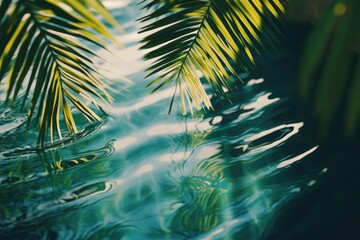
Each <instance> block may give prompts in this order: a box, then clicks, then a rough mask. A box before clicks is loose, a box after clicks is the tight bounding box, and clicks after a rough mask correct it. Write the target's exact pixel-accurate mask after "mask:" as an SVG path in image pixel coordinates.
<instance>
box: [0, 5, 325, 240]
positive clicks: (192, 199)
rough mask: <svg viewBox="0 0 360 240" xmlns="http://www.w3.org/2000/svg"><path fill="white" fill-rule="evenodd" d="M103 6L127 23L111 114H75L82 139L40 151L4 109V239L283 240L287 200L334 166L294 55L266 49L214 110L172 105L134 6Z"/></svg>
mask: <svg viewBox="0 0 360 240" xmlns="http://www.w3.org/2000/svg"><path fill="white" fill-rule="evenodd" d="M105 3H106V4H107V5H108V6H109V7H111V11H112V13H113V14H114V16H115V17H116V18H117V19H118V20H119V22H120V23H121V25H122V26H123V27H124V28H125V31H126V33H125V34H122V35H119V36H118V38H119V40H120V41H121V42H122V43H123V44H124V45H125V48H124V49H121V50H117V52H116V54H114V55H117V56H110V58H113V59H111V60H112V62H113V64H114V65H112V66H111V67H112V69H113V70H114V72H115V73H120V74H122V75H125V76H127V77H128V78H129V79H131V80H132V83H120V80H119V79H117V75H116V74H113V76H112V77H111V78H112V80H113V81H114V82H115V83H116V84H114V85H113V87H114V88H116V90H117V91H118V93H117V94H114V93H113V94H112V95H113V96H115V102H114V103H113V104H112V107H108V108H106V109H105V110H106V112H107V115H104V116H103V117H104V119H105V121H104V122H102V123H93V124H88V123H86V122H81V121H80V120H79V121H80V127H81V129H82V130H81V132H80V133H79V134H78V135H77V136H76V137H68V138H66V139H65V141H64V143H60V142H58V143H56V144H55V145H54V146H51V147H47V148H45V149H43V150H39V149H37V148H36V134H37V132H36V130H29V131H28V132H27V133H25V128H26V121H25V120H26V119H25V117H24V114H22V113H16V112H13V111H9V110H5V111H4V112H2V113H1V116H0V124H1V132H0V142H1V149H0V192H1V198H0V236H1V237H0V238H1V239H62V240H65V239H261V238H269V239H270V238H271V239H282V238H281V237H283V238H284V239H286V236H288V235H286V234H285V235H284V234H283V233H287V232H288V231H289V229H287V228H285V227H289V226H290V225H291V224H287V223H286V219H289V221H295V220H294V219H296V218H297V217H296V214H295V213H294V214H295V215H286V214H285V215H284V214H283V212H284V209H286V211H285V212H286V213H289V212H291V209H292V206H293V208H297V207H298V206H300V205H299V204H297V202H296V199H299V196H301V197H303V198H305V197H304V196H306V194H307V193H312V192H314V189H319V188H320V186H322V185H323V182H324V179H325V178H326V176H327V175H328V174H329V171H331V167H330V166H329V163H328V161H326V158H327V157H328V155H327V154H326V152H327V150H326V149H322V146H321V145H319V143H318V141H317V140H316V138H315V137H314V127H313V125H312V124H311V123H309V122H310V121H309V114H308V113H307V112H306V111H304V110H303V109H302V108H301V107H300V106H299V104H298V103H297V100H296V89H295V82H296V74H295V72H296V70H295V69H296V67H295V66H296V63H295V60H294V58H293V57H292V56H291V55H287V54H283V53H278V55H277V56H274V57H272V58H265V57H264V58H262V59H261V61H260V62H261V64H260V66H259V68H258V71H257V72H256V73H254V74H252V75H249V74H245V73H243V74H242V76H243V77H244V79H245V80H246V81H245V84H241V83H239V84H238V86H239V88H238V90H237V96H236V97H233V98H232V103H230V102H228V101H224V100H221V99H217V98H213V99H212V102H213V104H214V107H215V111H198V112H196V113H195V114H194V116H182V115H181V114H180V111H179V108H177V107H175V108H174V109H173V111H172V113H171V114H168V107H169V104H170V101H171V97H172V93H173V90H174V89H173V88H172V87H169V88H167V89H163V90H161V91H159V92H157V93H155V94H153V95H148V93H149V91H150V89H145V86H146V85H147V84H148V83H149V82H150V81H151V79H144V77H145V75H146V74H145V72H144V71H145V68H146V67H147V66H148V64H149V63H146V62H143V61H142V60H141V56H142V55H143V54H144V53H143V52H141V51H139V50H138V48H139V45H138V41H139V39H140V38H141V36H139V35H137V33H136V32H137V31H138V30H139V28H140V23H138V22H135V21H134V20H135V19H136V18H137V17H139V6H137V5H136V3H134V2H131V1H119V2H116V1H107V2H105ZM111 47H112V46H110V48H111ZM99 54H102V51H101V50H99ZM117 82H119V83H117ZM329 168H330V169H329ZM306 199H308V198H306ZM314 201H315V200H314ZM289 204H290V205H289ZM301 206H302V207H304V206H303V205H301ZM289 209H290V210H289ZM297 210H298V211H299V209H297ZM282 215H284V216H285V217H282V218H281V216H282ZM279 216H280V217H279ZM286 217H287V218H286ZM323 218H326V216H323ZM279 219H280V220H279ZM284 219H285V220H284ZM275 220H276V221H275ZM298 221H299V220H298ZM300 222H301V221H300ZM294 224H295V223H294ZM296 224H297V223H296ZM288 225H289V226H288ZM279 229H280V230H279ZM290 236H291V235H290ZM287 239H289V238H287Z"/></svg>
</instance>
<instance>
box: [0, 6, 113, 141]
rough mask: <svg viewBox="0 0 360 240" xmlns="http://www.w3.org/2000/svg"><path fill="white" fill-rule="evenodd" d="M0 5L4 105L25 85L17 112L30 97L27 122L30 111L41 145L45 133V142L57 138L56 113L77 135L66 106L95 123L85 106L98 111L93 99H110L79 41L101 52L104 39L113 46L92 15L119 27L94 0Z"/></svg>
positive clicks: (0, 72)
mask: <svg viewBox="0 0 360 240" xmlns="http://www.w3.org/2000/svg"><path fill="white" fill-rule="evenodd" d="M0 4H1V5H0V30H1V32H2V33H3V34H2V40H1V42H0V56H1V57H0V81H1V80H6V84H5V85H6V93H7V97H6V102H9V101H11V102H12V104H14V102H15V101H16V99H17V97H18V95H19V92H20V89H21V88H22V86H23V85H25V86H26V90H25V96H24V99H23V102H22V108H24V107H25V106H26V105H27V98H28V97H29V96H31V97H30V99H31V101H30V106H29V111H28V120H29V121H28V122H30V120H31V119H32V118H33V115H34V113H35V112H36V115H37V116H36V118H37V120H38V121H39V123H40V132H39V143H40V144H43V143H44V142H45V140H46V138H47V135H48V133H50V139H51V141H53V139H54V134H56V133H57V135H58V137H59V138H61V137H62V133H61V128H60V126H61V124H60V115H61V114H62V115H63V118H64V123H65V124H64V125H66V127H67V129H68V131H69V132H70V133H76V132H77V127H76V124H75V121H74V118H73V114H72V111H71V106H74V107H75V108H76V109H77V110H79V111H80V112H81V113H82V115H83V116H85V118H87V119H88V120H89V121H101V118H100V117H99V116H98V115H97V114H96V113H95V112H94V111H93V110H91V108H90V107H88V106H87V104H86V102H91V103H92V104H93V105H95V106H96V107H99V104H98V103H97V101H96V99H100V100H102V101H104V102H110V101H112V98H111V96H110V95H109V94H108V93H107V91H106V89H105V88H106V84H105V82H104V80H103V79H104V77H103V76H102V75H101V74H100V73H99V72H98V71H97V70H96V67H95V65H94V63H93V61H92V59H91V58H92V57H96V54H95V53H94V52H93V51H92V50H91V49H89V48H88V47H87V46H86V45H84V42H85V43H88V44H93V45H94V44H95V45H97V46H99V47H102V48H105V44H106V43H107V41H112V42H117V41H116V39H115V38H114V37H113V36H112V34H111V33H110V31H109V30H108V28H107V27H106V26H105V25H104V24H103V23H102V22H101V21H100V20H99V19H98V17H97V15H95V14H94V13H97V14H100V15H101V16H102V17H103V19H105V20H106V21H108V22H109V23H111V24H112V25H115V26H116V27H119V26H118V25H117V24H116V22H115V20H114V19H113V18H112V17H111V16H110V14H109V13H108V12H107V11H106V9H105V8H104V7H103V5H102V4H101V3H100V2H99V1H97V0H84V1H81V2H79V1H72V0H71V1H70V0H57V1H54V0H42V1H37V0H28V1H22V0H5V1H1V3H0ZM98 35H100V36H102V37H99V36H98ZM37 108H38V110H36V109H37Z"/></svg>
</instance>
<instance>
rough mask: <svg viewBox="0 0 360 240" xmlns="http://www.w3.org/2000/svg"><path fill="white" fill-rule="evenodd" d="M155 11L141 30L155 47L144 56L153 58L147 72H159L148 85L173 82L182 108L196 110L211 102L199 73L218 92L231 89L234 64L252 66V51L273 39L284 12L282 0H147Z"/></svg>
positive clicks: (147, 43) (146, 41) (244, 67)
mask: <svg viewBox="0 0 360 240" xmlns="http://www.w3.org/2000/svg"><path fill="white" fill-rule="evenodd" d="M143 2H146V5H145V8H147V9H150V10H152V12H151V13H150V14H148V15H147V16H145V17H143V18H142V19H140V20H141V21H143V22H150V23H149V24H148V25H146V26H145V27H143V28H142V30H141V32H145V33H146V32H148V33H149V35H148V36H146V37H145V38H144V39H143V41H142V42H143V46H142V48H143V49H150V50H151V51H150V52H149V53H148V54H146V55H145V59H152V60H154V63H153V64H152V66H151V67H150V68H148V69H147V71H148V72H149V75H148V76H150V75H153V74H156V73H160V76H158V77H157V78H156V79H155V80H154V81H152V82H151V83H150V84H149V85H155V84H157V86H156V88H155V89H154V91H156V90H158V89H159V88H161V87H163V86H164V85H167V84H169V83H174V84H176V89H178V90H179V91H180V101H181V109H182V113H183V114H186V112H187V109H186V105H188V106H189V109H190V111H192V108H193V106H195V107H196V108H197V109H200V108H202V107H206V108H208V109H211V108H212V106H211V102H210V100H209V97H208V95H207V93H206V91H205V88H204V86H203V84H202V82H201V79H200V77H199V74H198V70H199V71H200V72H201V73H202V75H203V76H204V78H205V79H206V80H207V81H208V82H209V83H210V85H211V87H212V89H213V90H214V91H215V93H216V94H217V95H223V96H225V95H226V94H225V92H226V91H227V90H231V89H232V86H233V82H232V80H231V77H235V78H239V76H238V75H237V71H236V68H235V67H234V66H238V67H240V68H241V69H242V70H250V69H252V68H253V67H254V65H255V63H254V56H253V54H254V53H256V52H258V51H259V49H260V48H261V47H263V42H262V41H261V40H260V39H263V40H270V41H268V42H271V41H273V40H274V36H276V33H275V31H277V29H276V27H275V26H274V25H273V21H272V18H273V17H278V16H279V14H280V13H282V12H283V11H284V9H283V6H282V4H281V2H280V1H279V0H274V1H260V0H255V1H243V0H197V1H193V0H178V1H172V0H149V1H146V0H145V1H143Z"/></svg>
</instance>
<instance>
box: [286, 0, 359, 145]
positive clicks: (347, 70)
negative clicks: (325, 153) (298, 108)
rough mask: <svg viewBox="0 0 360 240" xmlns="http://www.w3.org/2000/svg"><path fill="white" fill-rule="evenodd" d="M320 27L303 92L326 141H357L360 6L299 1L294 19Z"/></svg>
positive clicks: (310, 46) (353, 0) (337, 0)
mask: <svg viewBox="0 0 360 240" xmlns="http://www.w3.org/2000/svg"><path fill="white" fill-rule="evenodd" d="M296 9H301V11H302V12H303V16H306V17H308V18H309V19H311V20H312V21H314V22H315V25H314V27H313V30H312V31H311V33H310V35H309V37H308V39H307V43H306V46H305V49H304V53H303V57H302V62H301V64H300V71H299V72H300V76H299V92H300V96H301V98H302V99H303V100H305V101H307V102H308V103H310V107H311V108H312V110H313V112H314V115H315V119H316V121H317V123H318V127H319V133H320V137H321V138H322V139H327V138H328V137H329V136H331V135H332V134H333V133H338V134H339V133H340V134H341V135H343V137H354V136H355V135H356V132H357V131H359V123H360V94H359V93H360V56H359V54H360V49H359V48H360V31H359V30H358V28H359V27H358V26H359V24H360V15H359V14H358V10H359V9H360V1H357V0H333V1H300V0H295V1H293V5H292V6H291V8H290V10H289V14H290V15H291V16H295V17H296V15H299V13H298V12H299V11H297V13H295V10H296Z"/></svg>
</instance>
